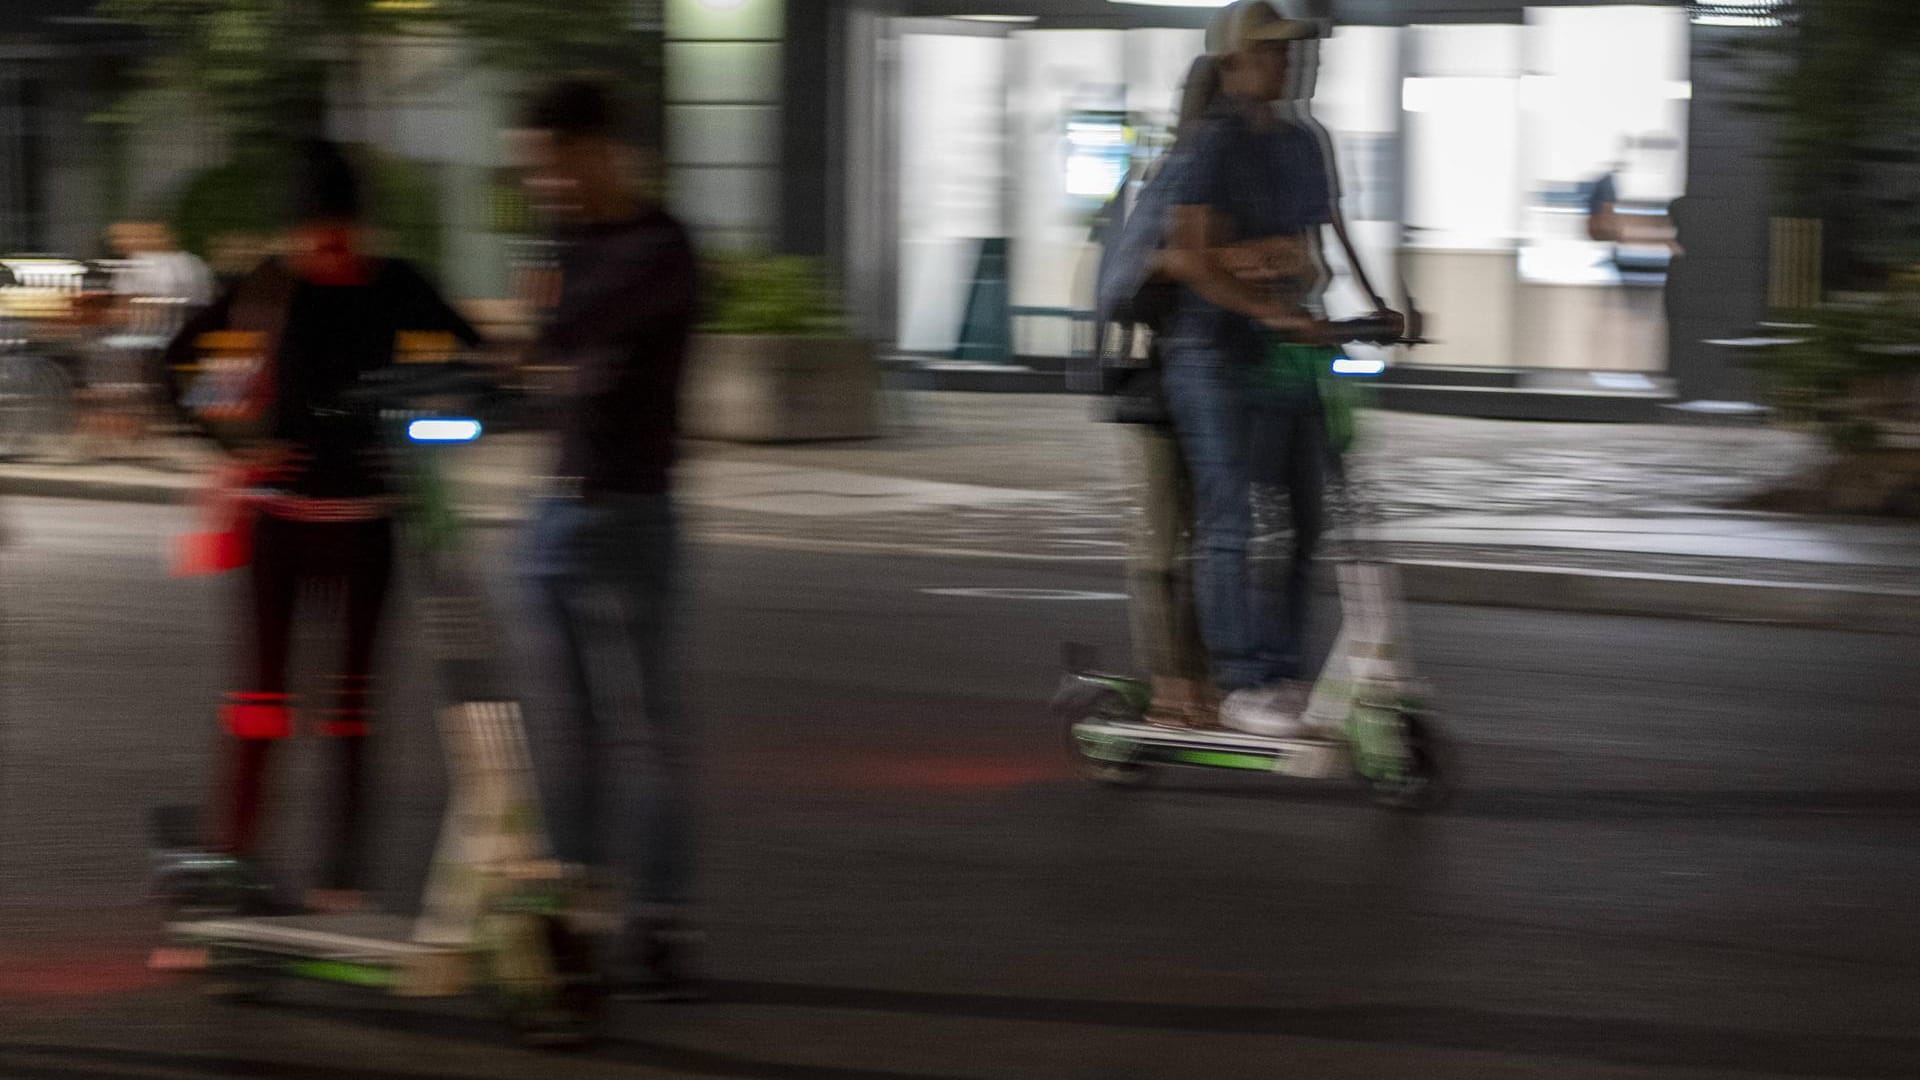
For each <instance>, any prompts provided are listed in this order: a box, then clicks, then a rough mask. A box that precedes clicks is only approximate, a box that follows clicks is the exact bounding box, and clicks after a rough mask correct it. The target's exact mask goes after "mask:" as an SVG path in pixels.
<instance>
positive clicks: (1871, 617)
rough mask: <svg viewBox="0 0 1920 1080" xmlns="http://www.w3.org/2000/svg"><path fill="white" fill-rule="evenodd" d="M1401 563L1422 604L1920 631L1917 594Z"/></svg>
mask: <svg viewBox="0 0 1920 1080" xmlns="http://www.w3.org/2000/svg"><path fill="white" fill-rule="evenodd" d="M1398 565H1399V567H1400V580H1401V587H1402V589H1403V590H1405V593H1406V597H1407V599H1409V600H1414V601H1421V602H1425V603H1434V604H1466V605H1472V606H1476V607H1510V608H1536V609H1544V610H1549V611H1579V612H1587V613H1591V614H1596V615H1640V616H1650V617H1653V618H1665V619H1708V620H1714V621H1721V622H1761V623H1781V624H1787V625H1792V626H1809V627H1822V628H1829V629H1836V630H1864V631H1868V632H1873V633H1884V634H1913V635H1920V592H1898V591H1881V590H1876V589H1864V588H1859V587H1856V586H1849V585H1825V584H1815V583H1809V582H1780V581H1754V580H1750V579H1747V578H1718V577H1689V576H1684V575H1679V574H1654V573H1645V574H1639V573H1629V572H1625V571H1619V570H1572V569H1560V568H1555V567H1536V566H1510V565H1500V564H1493V563H1461V562H1421V561H1411V562H1402V563H1399V564H1398Z"/></svg>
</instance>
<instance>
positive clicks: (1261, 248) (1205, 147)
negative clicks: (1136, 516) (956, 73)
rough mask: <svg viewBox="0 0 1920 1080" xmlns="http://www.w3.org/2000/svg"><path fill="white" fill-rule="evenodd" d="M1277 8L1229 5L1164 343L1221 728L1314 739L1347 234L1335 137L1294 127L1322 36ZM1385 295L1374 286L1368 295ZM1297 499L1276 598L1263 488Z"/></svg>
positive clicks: (1264, 2)
mask: <svg viewBox="0 0 1920 1080" xmlns="http://www.w3.org/2000/svg"><path fill="white" fill-rule="evenodd" d="M1319 32H1320V27H1319V26H1318V25H1317V24H1315V23H1313V22H1311V21H1307V20H1294V19H1288V18H1284V17H1282V16H1281V15H1280V14H1279V13H1278V12H1277V11H1275V10H1274V8H1273V7H1272V5H1271V4H1269V3H1268V0H1239V2H1238V3H1235V4H1233V5H1231V6H1229V7H1226V8H1223V9H1222V10H1221V11H1220V13H1219V14H1218V15H1217V16H1216V17H1215V20H1214V23H1213V25H1212V27H1211V28H1210V30H1209V47H1210V50H1211V51H1212V52H1213V54H1214V55H1215V56H1216V57H1218V58H1219V61H1220V64H1221V70H1222V80H1223V86H1224V90H1225V94H1224V95H1223V96H1222V98H1221V99H1220V101H1219V102H1218V103H1217V104H1216V105H1215V107H1214V109H1213V110H1212V111H1211V112H1210V113H1209V114H1208V116H1207V118H1206V120H1205V121H1204V122H1203V123H1202V124H1201V125H1200V126H1199V128H1198V129H1197V130H1196V131H1195V132H1194V133H1193V134H1192V135H1191V136H1190V137H1188V138H1187V139H1185V140H1183V142H1182V144H1181V145H1180V147H1179V148H1178V149H1177V150H1176V151H1175V152H1176V153H1177V154H1178V155H1180V156H1181V158H1182V159H1183V160H1181V161H1179V162H1177V163H1176V164H1175V165H1174V166H1170V168H1172V169H1174V170H1176V172H1175V175H1176V176H1177V177H1178V178H1179V189H1178V190H1177V191H1175V192H1174V193H1172V194H1171V195H1170V196H1169V202H1170V203H1171V204H1172V209H1171V211H1170V213H1169V217H1168V229H1169V236H1168V240H1167V246H1166V249H1165V251H1164V252H1163V253H1162V256H1161V263H1162V269H1163V271H1164V272H1165V273H1166V274H1167V275H1168V276H1170V277H1172V278H1174V279H1175V280H1177V281H1179V282H1180V283H1181V285H1182V286H1184V288H1183V291H1182V297H1181V301H1180V307H1179V310H1178V312H1177V313H1176V314H1175V316H1174V319H1173V326H1172V331H1171V333H1170V334H1169V335H1168V341H1167V345H1166V350H1167V366H1166V377H1165V385H1166V394H1167V403H1168V408H1169V411H1170V412H1171V414H1172V416H1173V422H1174V429H1175V432H1176V434H1177V436H1178V438H1179V440H1180V445H1181V449H1182V452H1183V453H1184V454H1185V455H1186V459H1187V465H1188V468H1189V470H1190V472H1191V474H1192V476H1193V482H1194V490H1195V504H1196V510H1195V534H1196V548H1197V549H1198V552H1199V566H1198V568H1197V573H1196V575H1195V577H1196V584H1195V600H1196V603H1197V606H1198V608H1199V614H1200V627H1201V632H1202V636H1203V637H1204V639H1205V641H1206V643H1207V650H1208V653H1209V654H1210V660H1211V670H1212V674H1213V677H1214V681H1215V683H1216V684H1217V686H1218V689H1219V690H1220V692H1221V693H1222V694H1223V695H1224V700H1223V701H1222V703H1221V709H1220V722H1221V723H1222V724H1224V725H1226V726H1228V727H1233V728H1237V729H1239V730H1243V731H1248V732H1252V733H1256V734H1263V735H1276V736H1284V735H1293V734H1298V733H1299V732H1300V731H1301V722H1300V720H1299V716H1300V713H1301V712H1302V711H1303V708H1304V705H1305V703H1306V689H1307V685H1308V684H1307V683H1305V682H1304V681H1302V680H1301V678H1300V676H1301V674H1302V672H1301V646H1302V643H1303V638H1304V634H1305V630H1306V621H1307V620H1306V614H1307V597H1308V591H1309V574H1310V570H1311V566H1312V557H1313V551H1314V547H1315V544H1316V542H1317V540H1318V537H1319V533H1320V530H1321V517H1322V514H1321V501H1322V491H1323V488H1324V485H1325V469H1326V459H1327V455H1328V453H1329V447H1328V439H1327V434H1326V426H1325V421H1324V415H1323V408H1322V403H1321V401H1320V398H1319V394H1318V390H1317V387H1316V381H1317V373H1318V371H1319V370H1324V365H1325V364H1326V363H1327V362H1329V361H1330V356H1328V355H1327V354H1326V351H1325V348H1324V346H1326V345H1327V344H1329V342H1327V341H1326V340H1325V336H1324V335H1325V329H1324V322H1323V312H1322V310H1321V306H1320V302H1319V300H1320V293H1321V291H1322V289H1323V288H1324V284H1325V281H1326V279H1327V273H1326V269H1325V263H1324V260H1323V259H1322V256H1321V248H1320V230H1321V227H1322V226H1324V225H1332V224H1336V222H1337V220H1338V215H1337V214H1336V212H1335V206H1334V197H1333V193H1334V189H1335V185H1334V181H1333V178H1332V175H1331V168H1330V162H1329V160H1328V157H1327V153H1326V151H1325V149H1324V148H1323V146H1322V141H1321V138H1320V136H1319V134H1318V133H1317V132H1316V131H1315V130H1314V129H1313V128H1312V127H1311V126H1310V125H1307V124H1303V123H1298V122H1295V121H1293V120H1290V119H1288V118H1285V117H1283V116H1282V115H1281V114H1280V113H1279V112H1278V110H1277V109H1276V103H1278V102H1281V101H1284V100H1287V99H1288V98H1289V97H1291V96H1292V95H1293V93H1294V92H1295V86H1294V79H1293V76H1295V75H1296V74H1300V72H1296V71H1295V70H1294V67H1293V64H1292V52H1291V50H1292V49H1293V48H1294V46H1295V43H1297V42H1301V41H1305V40H1307V39H1309V38H1312V37H1315V36H1317V35H1318V34H1319ZM1369 291H1370V290H1369ZM1255 484H1265V485H1270V486H1272V487H1275V488H1279V489H1281V490H1284V491H1285V493H1286V495H1287V505H1288V510H1289V517H1290V524H1291V525H1292V534H1293V535H1292V546H1293V551H1292V553H1291V558H1290V559H1289V568H1288V571H1287V573H1286V580H1285V582H1284V591H1285V595H1284V598H1277V597H1276V596H1275V593H1276V592H1277V590H1273V589H1269V588H1265V587H1260V586H1262V584H1263V583H1259V582H1256V581H1255V580H1254V578H1253V575H1252V573H1251V568H1250V566H1249V561H1248V558H1247V554H1248V546H1249V544H1250V543H1251V541H1252V536H1253V498H1252V495H1253V485H1255Z"/></svg>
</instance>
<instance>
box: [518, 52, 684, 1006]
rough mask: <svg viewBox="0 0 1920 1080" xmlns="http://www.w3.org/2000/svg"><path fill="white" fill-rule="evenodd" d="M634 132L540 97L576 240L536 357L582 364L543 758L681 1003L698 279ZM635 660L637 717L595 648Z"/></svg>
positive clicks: (546, 560)
mask: <svg viewBox="0 0 1920 1080" xmlns="http://www.w3.org/2000/svg"><path fill="white" fill-rule="evenodd" d="M620 122H621V121H620V117H619V115H618V110H617V109H616V107H615V105H614V103H613V101H612V99H611V96H610V95H609V94H608V93H607V91H606V90H604V89H603V88H601V87H599V86H597V85H595V84H593V83H589V82H582V81H567V82H562V83H559V84H557V85H555V86H553V87H551V88H549V89H548V90H547V91H545V92H544V93H542V94H541V95H540V96H539V97H538V98H537V99H536V100H535V101H534V102H533V103H532V107H531V109H530V110H529V113H528V119H527V125H526V130H524V131H523V132H521V133H520V134H521V138H522V150H523V153H524V155H525V159H526V160H525V164H526V166H527V186H528V189H529V192H530V195H531V197H532V198H533V200H534V201H535V202H536V203H537V204H539V207H540V209H542V210H543V211H544V212H545V213H546V214H548V215H550V216H551V217H553V218H554V219H555V220H556V221H557V222H558V223H559V227H558V230H557V239H558V240H559V242H560V246H561V255H560V290H559V298H558V301H557V303H556V304H555V305H554V307H553V308H552V309H551V310H550V311H549V312H548V313H547V316H546V319H545V325H544V327H543V328H542V330H541V333H540V337H539V340H538V344H537V346H536V348H537V350H538V352H539V353H540V355H541V359H542V360H543V361H544V362H547V363H552V364H557V365H564V366H567V367H570V368H571V370H572V383H571V386H570V387H569V389H568V394H567V401H566V406H565V407H564V408H563V409H562V410H561V420H560V432H559V443H560V448H559V460H558V463H557V465H556V468H555V474H556V475H555V478H554V481H553V486H554V490H553V491H552V492H551V493H550V494H549V495H548V496H546V497H545V498H543V499H542V500H541V502H540V505H539V507H538V508H537V510H536V512H535V515H534V522H533V525H532V527H531V531H530V535H529V544H528V553H527V574H528V577H529V578H530V580H531V582H532V584H533V586H534V589H535V592H536V594H537V595H538V597H539V598H540V601H541V603H542V604H543V605H544V608H545V610H546V611H547V613H548V615H549V618H550V621H551V623H552V624H553V626H554V627H555V628H556V629H557V631H558V637H559V640H560V643H561V646H562V650H563V652H564V653H565V657H564V659H565V663H564V664H563V665H562V671H563V675H564V678H565V680H566V687H565V689H566V691H567V693H568V695H569V696H570V698H571V700H570V702H569V704H568V707H567V710H566V711H565V713H564V714H563V715H561V716H557V717H554V718H553V720H552V721H551V722H550V723H548V724H546V725H544V729H543V730H540V731H539V732H537V734H538V736H539V738H538V739H537V740H536V749H537V752H538V753H539V755H540V757H541V758H542V762H541V765H542V773H543V784H542V787H543V789H544V791H545V793H546V797H547V802H548V805H549V812H548V816H547V817H548V821H549V824H550V827H551V829H552V833H553V840H554V847H555V852H556V854H557V855H559V857H560V858H562V859H564V860H567V861H569V862H577V863H584V864H587V865H595V866H610V867H611V868H613V869H615V870H616V871H618V872H620V873H621V874H622V875H623V876H624V877H625V878H626V884H627V887H628V893H627V896H628V901H627V910H626V915H625V928H624V936H623V940H622V941H621V942H620V943H619V945H618V947H617V952H616V954H615V959H614V964H613V967H614V973H613V974H614V977H615V980H616V982H617V983H618V984H620V988H621V989H622V990H623V991H624V992H626V993H628V994H630V995H641V996H653V997H673V996H681V995H684V994H685V993H687V992H688V991H689V989H690V982H689V979H688V972H687V952H688V948H689V946H691V945H692V944H693V943H694V941H695V940H696V939H695V937H694V935H693V934H692V932H691V931H690V930H689V929H688V921H687V918H686V912H685V909H686V904H687V899H688V897H687V880H688V871H689V862H690V856H689V852H688V836H687V832H688V801H689V797H688V791H687V788H688V784H689V781H688V776H687V773H688V761H687V758H688V752H689V750H688V745H687V734H686V732H685V730H684V729H683V726H682V722H683V718H682V716H681V712H680V708H679V705H678V702H677V695H676V686H675V681H676V676H677V672H676V671H675V670H674V667H673V665H672V663H671V661H670V656H669V653H670V643H671V640H672V635H673V627H674V621H675V608H676V602H677V592H678V587H679V581H678V579H679V558H680V556H679V527H678V524H677V522H676V519H675V514H674V508H673V502H672V498H671V496H670V487H671V483H670V481H671V469H672V466H673V460H674V436H675V432H676V429H677V426H678V423H677V408H678V405H677V403H678V400H679V396H680V374H681V369H682V367H683V365H684V363H685V360H686V354H687V346H688V341H689V338H690V336H691V334H692V331H693V326H694V321H695V306H696V305H695V297H696V286H697V275H696V270H695V256H694V251H693V246H692V244H691V242H690V241H689V239H688V237H687V233H686V230H685V229H683V228H682V227H681V225H680V224H679V222H677V221H675V220H674V219H673V218H672V217H670V216H668V215H667V213H666V212H665V211H664V210H662V209H661V208H660V207H658V206H655V205H652V204H651V203H649V202H647V201H646V200H644V199H643V198H641V197H640V196H639V195H637V194H636V193H635V191H634V186H633V185H632V184H631V183H630V182H629V178H628V171H629V169H630V166H631V162H632V158H631V154H632V151H631V150H630V148H628V147H627V146H626V145H625V144H624V142H623V140H622V139H621V138H620V135H619V132H620V130H621V129H620ZM615 646H617V647H618V648H617V650H616V649H615V648H614V647H615ZM622 653H623V654H624V655H625V656H628V657H631V658H632V660H633V661H634V662H635V663H636V664H637V666H638V667H639V673H640V702H639V704H640V716H639V717H638V718H635V717H631V716H625V715H619V714H617V712H616V710H613V709H611V708H608V707H606V706H607V705H609V704H610V703H611V702H612V701H613V700H614V698H616V697H617V696H618V695H617V694H616V693H615V688H612V687H607V686H598V685H596V683H595V680H594V679H593V678H592V677H591V676H590V674H589V672H590V670H591V667H592V666H591V665H590V664H589V663H588V657H589V655H598V656H602V657H604V656H607V655H610V654H616V655H617V654H622ZM603 670H604V669H603Z"/></svg>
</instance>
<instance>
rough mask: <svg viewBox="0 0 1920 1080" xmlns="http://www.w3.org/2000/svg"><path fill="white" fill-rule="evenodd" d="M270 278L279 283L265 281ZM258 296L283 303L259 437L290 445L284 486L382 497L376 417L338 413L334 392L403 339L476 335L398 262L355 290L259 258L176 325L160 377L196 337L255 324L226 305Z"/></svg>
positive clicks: (189, 355)
mask: <svg viewBox="0 0 1920 1080" xmlns="http://www.w3.org/2000/svg"><path fill="white" fill-rule="evenodd" d="M270 278H272V279H275V280H277V281H278V282H284V283H285V284H284V287H275V286H272V285H265V283H267V281H268V279H270ZM263 285H265V287H263ZM249 286H252V289H251V290H250V288H249ZM263 296H274V297H284V298H285V299H284V302H285V304H286V314H285V321H284V323H283V324H282V329H281V331H280V350H279V355H278V356H277V357H276V360H275V364H274V379H273V386H274V390H273V399H272V402H271V405H270V407H269V410H268V412H267V414H266V416H265V418H264V420H265V430H264V434H265V436H266V437H267V438H270V439H273V440H276V441H281V442H285V443H288V444H291V445H292V446H293V448H294V449H296V450H297V451H299V452H300V453H301V456H302V458H303V459H304V467H303V468H302V469H300V470H299V471H298V473H297V474H296V475H294V476H292V477H290V478H289V480H288V481H287V483H286V484H285V486H286V487H287V488H288V490H290V491H291V492H293V493H294V494H297V495H304V496H309V497H313V498H330V499H331V498H359V497H364V496H369V495H379V494H383V493H385V492H386V490H387V479H386V469H385V467H384V462H383V459H382V455H381V453H380V451H381V449H382V433H381V431H380V428H379V424H378V420H377V418H376V417H374V416H372V415H369V414H368V412H367V410H365V409H364V408H349V407H347V406H346V405H345V404H344V403H343V402H342V400H341V395H342V393H343V392H344V391H346V390H347V389H349V388H350V387H352V386H353V385H354V384H355V383H356V382H358V381H359V379H360V377H361V376H362V375H364V374H366V373H368V372H371V371H375V370H377V369H380V368H383V367H386V366H388V365H390V364H392V363H394V362H395V360H396V356H395V353H396V350H397V347H398V344H399V342H400V338H401V335H403V334H447V335H451V336H452V337H453V338H454V339H455V340H457V341H458V342H459V343H461V344H463V345H465V346H468V347H473V346H477V345H478V344H479V343H480V335H479V334H477V333H476V332H475V331H474V329H473V327H472V326H470V325H469V324H468V323H467V321H466V320H465V319H463V318H461V317H460V315H459V313H458V312H456V311H454V310H453V309H452V308H451V307H449V306H448V304H447V302H446V301H445V300H444V299H442V298H441V296H440V294H439V293H438V292H437V291H435V289H434V287H433V286H432V285H431V284H429V283H428V282H427V279H426V278H425V277H423V276H422V275H421V273H420V272H419V271H418V270H416V269H414V267H413V266H412V265H410V264H408V263H406V262H403V261H401V260H399V259H382V260H380V261H379V262H378V263H377V264H376V266H375V268H374V270H373V273H372V275H371V276H370V277H369V278H368V280H367V282H366V283H365V284H362V285H316V284H313V283H312V282H307V281H299V280H296V279H294V278H292V276H291V275H290V273H289V272H288V271H287V270H286V269H285V268H284V267H282V266H281V265H280V264H278V263H276V262H268V263H265V264H263V265H262V266H260V267H259V268H257V269H255V270H254V271H253V272H252V273H250V274H248V275H247V276H246V277H245V278H242V279H241V280H240V281H239V282H238V283H236V284H235V285H234V287H233V288H230V289H228V290H227V291H226V293H224V294H223V295H222V296H221V297H220V299H218V300H216V301H215V302H214V303H213V305H212V306H211V307H209V308H207V309H206V310H205V311H202V312H201V313H200V314H199V315H197V316H195V317H194V318H193V319H192V320H190V321H189V322H188V323H187V325H186V326H185V327H184V328H182V329H181V331H180V333H179V334H178V335H177V336H176V337H175V338H174V342H173V345H172V346H171V347H170V348H169V350H168V364H167V368H168V370H169V372H172V371H176V370H180V369H181V368H182V367H184V366H185V365H187V364H189V363H190V362H191V361H192V359H193V358H194V357H193V353H194V350H195V349H196V341H197V340H198V339H199V338H200V336H201V335H202V334H204V333H206V332H208V331H212V330H222V329H228V328H233V327H235V325H236V322H249V321H258V320H259V318H260V316H259V315H258V314H257V313H254V314H247V313H241V312H238V311H236V305H238V304H245V303H251V302H253V301H251V300H243V298H244V297H263ZM268 321H271V319H269V320H268Z"/></svg>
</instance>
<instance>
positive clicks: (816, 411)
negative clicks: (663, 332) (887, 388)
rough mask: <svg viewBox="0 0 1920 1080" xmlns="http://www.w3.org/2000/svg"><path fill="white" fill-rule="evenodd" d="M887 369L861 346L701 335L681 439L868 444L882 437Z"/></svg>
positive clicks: (690, 367)
mask: <svg viewBox="0 0 1920 1080" xmlns="http://www.w3.org/2000/svg"><path fill="white" fill-rule="evenodd" d="M879 389H880V369H879V365H878V364H877V363H876V362H875V361H874V355H873V345H872V343H871V342H867V341H861V340H858V339H853V338H818V337H757V336H745V335H732V334H725V335H719V334H701V335H698V336H696V337H695V338H694V339H693V352H692V355H691V356H690V357H688V364H687V372H686V377H685V386H684V388H683V389H682V392H681V406H680V418H681V423H680V427H681V431H682V432H683V433H684V434H686V435H688V436H689V437H692V438H696V439H720V440H724V441H727V442H804V441H809V440H816V439H865V438H870V437H872V436H873V435H875V434H877V433H878V431H879Z"/></svg>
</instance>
